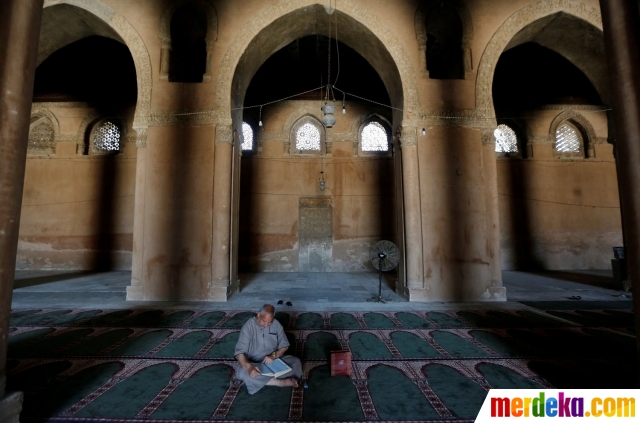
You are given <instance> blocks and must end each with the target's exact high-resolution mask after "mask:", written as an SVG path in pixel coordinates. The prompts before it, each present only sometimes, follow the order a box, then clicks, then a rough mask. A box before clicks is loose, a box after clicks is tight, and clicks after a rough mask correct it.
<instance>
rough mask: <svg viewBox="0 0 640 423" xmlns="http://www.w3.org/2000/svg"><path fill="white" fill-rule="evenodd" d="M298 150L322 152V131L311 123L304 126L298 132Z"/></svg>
mask: <svg viewBox="0 0 640 423" xmlns="http://www.w3.org/2000/svg"><path fill="white" fill-rule="evenodd" d="M296 149H298V150H300V151H320V130H319V129H318V128H317V127H316V126H315V125H312V124H311V123H305V124H304V125H302V126H301V127H300V128H299V129H298V131H297V132H296Z"/></svg>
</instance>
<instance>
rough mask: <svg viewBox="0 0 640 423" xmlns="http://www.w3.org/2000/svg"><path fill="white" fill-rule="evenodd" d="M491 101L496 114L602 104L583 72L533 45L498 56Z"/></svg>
mask: <svg viewBox="0 0 640 423" xmlns="http://www.w3.org/2000/svg"><path fill="white" fill-rule="evenodd" d="M493 101H494V106H495V109H496V112H498V113H499V114H504V113H505V112H506V113H509V112H510V111H514V110H529V109H532V108H536V107H539V106H543V105H546V104H596V105H597V104H602V100H601V99H600V96H599V95H598V93H597V91H596V89H595V88H594V87H593V84H592V83H591V82H590V81H589V79H588V78H587V77H586V76H585V74H584V73H583V72H582V71H580V70H579V69H578V68H577V67H576V66H574V65H573V64H572V63H571V62H569V61H568V60H567V59H565V58H564V57H562V56H561V55H560V54H558V53H556V52H554V51H553V50H550V49H548V48H546V47H542V46H541V45H539V44H536V43H532V42H529V43H524V44H521V45H519V46H517V47H514V48H512V49H510V50H508V51H506V52H504V53H503V54H502V56H500V60H499V61H498V65H497V66H496V71H495V75H494V79H493Z"/></svg>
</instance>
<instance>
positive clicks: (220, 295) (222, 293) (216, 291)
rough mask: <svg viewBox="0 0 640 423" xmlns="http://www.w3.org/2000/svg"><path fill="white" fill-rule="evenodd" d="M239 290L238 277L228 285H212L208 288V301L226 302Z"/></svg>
mask: <svg viewBox="0 0 640 423" xmlns="http://www.w3.org/2000/svg"><path fill="white" fill-rule="evenodd" d="M238 292H240V279H238V280H237V281H235V282H234V283H232V284H231V285H228V286H212V287H211V289H210V290H209V301H218V302H226V301H228V300H229V298H231V297H233V296H234V295H235V294H237V293H238Z"/></svg>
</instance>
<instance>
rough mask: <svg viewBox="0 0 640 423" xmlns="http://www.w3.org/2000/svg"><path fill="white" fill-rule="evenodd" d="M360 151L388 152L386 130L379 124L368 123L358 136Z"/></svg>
mask: <svg viewBox="0 0 640 423" xmlns="http://www.w3.org/2000/svg"><path fill="white" fill-rule="evenodd" d="M360 139H361V141H360V143H361V148H362V151H389V138H388V136H387V130H386V129H384V126H382V125H381V124H380V123H379V122H370V123H368V124H367V125H365V127H364V128H362V133H361V134H360Z"/></svg>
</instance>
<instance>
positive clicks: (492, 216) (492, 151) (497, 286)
mask: <svg viewBox="0 0 640 423" xmlns="http://www.w3.org/2000/svg"><path fill="white" fill-rule="evenodd" d="M482 168H483V170H484V182H485V193H486V195H485V198H486V212H487V224H486V236H487V246H488V249H489V251H488V257H487V259H488V260H489V266H490V269H491V287H490V288H489V295H490V296H491V299H495V300H498V299H506V296H507V290H506V288H505V287H504V286H503V285H502V263H501V258H500V255H501V251H500V210H499V204H498V167H497V163H496V145H495V137H494V135H493V130H492V129H483V130H482Z"/></svg>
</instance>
